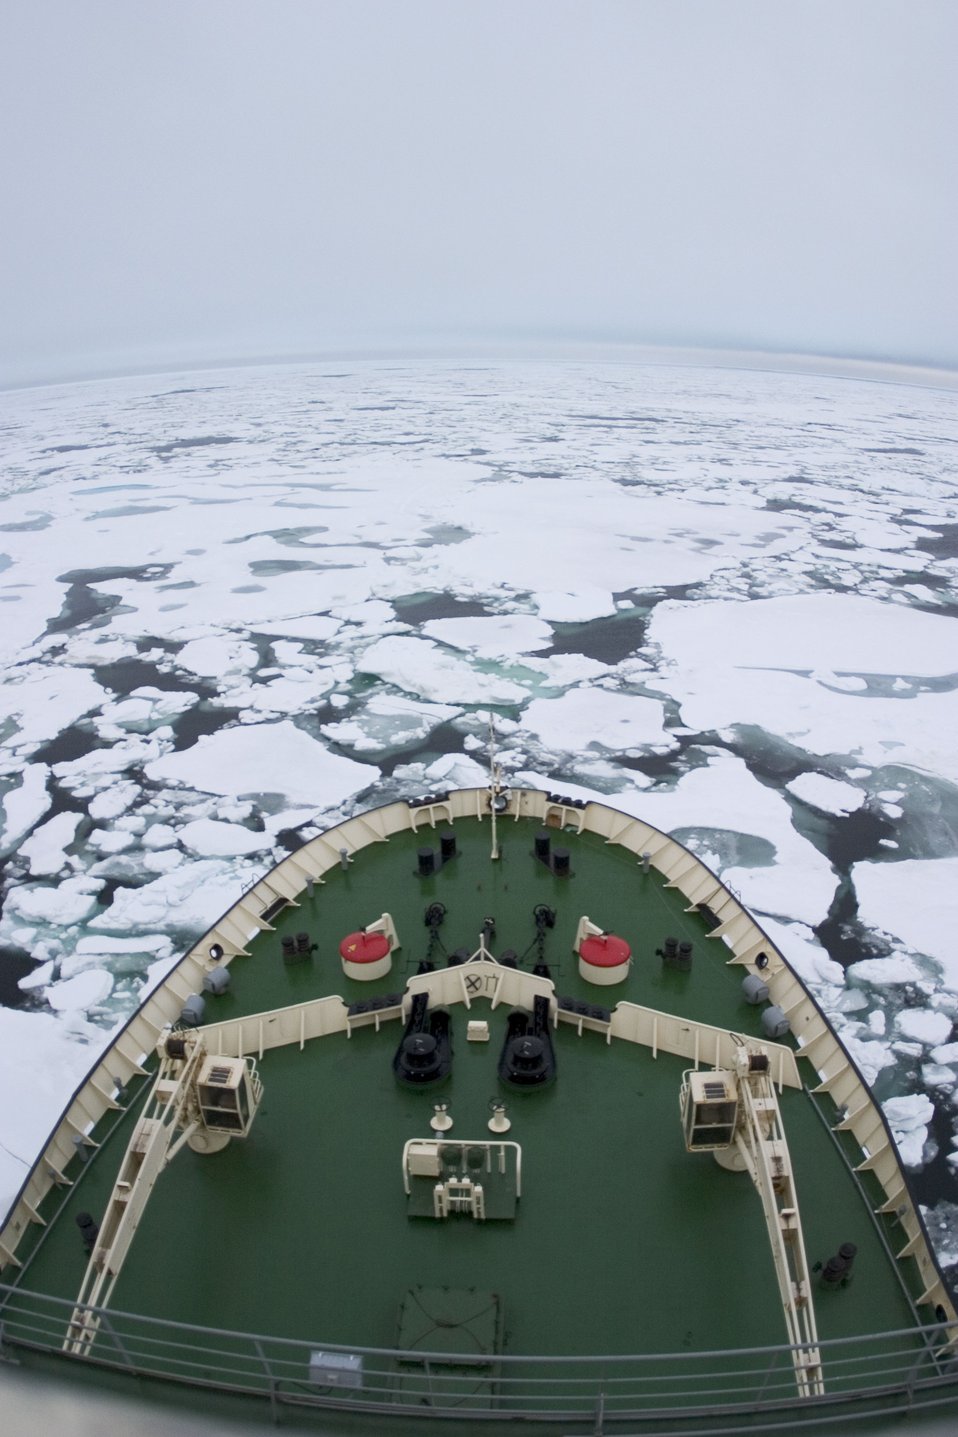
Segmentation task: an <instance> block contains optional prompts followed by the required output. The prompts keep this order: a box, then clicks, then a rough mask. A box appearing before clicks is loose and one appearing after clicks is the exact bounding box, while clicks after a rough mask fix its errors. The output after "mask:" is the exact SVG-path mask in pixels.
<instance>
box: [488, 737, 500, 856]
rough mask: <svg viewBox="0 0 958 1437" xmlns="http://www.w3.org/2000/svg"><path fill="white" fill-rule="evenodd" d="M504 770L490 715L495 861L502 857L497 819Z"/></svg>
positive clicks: (490, 789)
mask: <svg viewBox="0 0 958 1437" xmlns="http://www.w3.org/2000/svg"><path fill="white" fill-rule="evenodd" d="M501 794H502V770H501V768H500V767H499V765H498V763H497V762H496V730H495V728H494V727H493V720H492V714H490V715H489V812H490V814H491V815H492V851H491V853H490V854H489V857H490V858H492V859H493V860H495V859H497V858H499V857H500V848H499V835H498V832H497V830H496V819H497V817H498V813H499V809H500V808H501V807H502V803H501Z"/></svg>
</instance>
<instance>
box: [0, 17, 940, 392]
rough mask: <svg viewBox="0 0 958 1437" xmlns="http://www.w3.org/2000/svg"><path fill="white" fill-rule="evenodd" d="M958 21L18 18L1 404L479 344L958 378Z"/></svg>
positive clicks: (1, 147)
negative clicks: (194, 372) (35, 388)
mask: <svg viewBox="0 0 958 1437" xmlns="http://www.w3.org/2000/svg"><path fill="white" fill-rule="evenodd" d="M956 61H958V3H956V0H0V104H2V106H3V108H4V111H5V113H4V114H3V116H2V137H3V138H2V144H0V205H2V213H3V218H2V225H0V265H2V268H0V301H2V310H0V382H4V383H22V382H42V381H43V380H44V379H54V378H62V377H68V376H71V375H74V374H75V375H83V374H86V373H93V372H98V371H103V370H106V371H108V372H109V371H115V370H119V369H123V368H125V367H128V366H156V367H162V366H164V365H178V364H182V363H192V362H197V361H199V362H202V361H211V360H223V359H230V358H234V357H235V358H250V357H255V356H264V357H265V356H272V355H280V354H290V353H310V352H328V351H329V350H330V349H336V348H337V347H340V346H350V347H362V346H374V345H377V344H381V343H386V344H392V343H401V342H412V343H417V342H429V341H434V342H438V343H445V342H453V341H459V340H467V341H468V340H470V339H472V338H479V339H485V340H490V339H491V340H497V339H499V338H503V339H510V338H513V337H519V338H523V339H542V340H546V341H548V340H551V339H553V338H573V339H575V338H580V337H582V338H596V339H603V340H626V341H639V342H645V343H648V342H652V343H672V344H676V343H677V344H696V345H699V344H701V345H723V346H741V347H761V348H766V347H768V348H773V349H785V350H802V351H812V352H824V353H830V354H835V353H838V354H853V355H864V356H876V357H885V358H896V359H905V360H915V361H926V362H927V361H930V362H933V363H938V364H944V365H949V366H954V365H956V364H958V273H956V271H958V263H956V255H958V224H956V220H958V195H956V161H955V136H956V135H958V84H956V70H958V65H956Z"/></svg>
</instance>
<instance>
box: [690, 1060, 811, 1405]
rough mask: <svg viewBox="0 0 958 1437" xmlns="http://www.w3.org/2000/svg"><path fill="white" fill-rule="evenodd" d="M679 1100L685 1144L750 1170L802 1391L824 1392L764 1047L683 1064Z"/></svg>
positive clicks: (801, 1248) (788, 1164)
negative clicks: (705, 1066) (719, 1061)
mask: <svg viewBox="0 0 958 1437" xmlns="http://www.w3.org/2000/svg"><path fill="white" fill-rule="evenodd" d="M680 1102H681V1109H682V1128H683V1132H684V1135H685V1146H686V1148H687V1150H688V1151H689V1152H712V1153H713V1154H714V1156H715V1158H716V1160H717V1162H719V1163H720V1164H721V1166H722V1167H725V1168H728V1169H730V1170H732V1171H737V1172H748V1174H749V1176H750V1177H751V1179H752V1182H753V1183H754V1184H755V1186H756V1188H757V1189H758V1194H759V1197H760V1198H761V1200H762V1209H763V1211H764V1213H765V1223H766V1226H767V1228H768V1236H769V1241H770V1243H771V1248H772V1259H773V1261H774V1264H775V1275H776V1277H777V1278H778V1287H779V1294H780V1296H781V1300H782V1309H783V1311H784V1314H785V1323H786V1327H787V1329H788V1340H789V1343H790V1344H791V1345H792V1348H793V1350H792V1362H793V1364H794V1367H795V1380H796V1383H797V1386H798V1393H799V1396H800V1397H820V1396H822V1395H824V1392H825V1384H824V1381H823V1378H822V1362H821V1353H820V1352H819V1348H818V1331H817V1328H816V1326H815V1309H814V1305H813V1303H812V1288H811V1281H810V1277H809V1271H808V1260H807V1258H806V1256H805V1242H804V1239H803V1237H802V1223H801V1218H800V1216H799V1211H798V1198H797V1195H796V1192H795V1181H794V1178H793V1175H792V1164H791V1158H790V1157H789V1152H788V1144H787V1142H786V1141H785V1129H784V1127H783V1125H782V1114H781V1110H780V1108H779V1105H778V1098H777V1096H776V1093H775V1084H774V1083H773V1081H772V1078H771V1073H770V1067H769V1059H768V1054H767V1052H766V1051H765V1049H764V1048H762V1047H760V1046H759V1045H757V1044H756V1045H751V1044H749V1045H746V1044H745V1043H742V1042H740V1046H739V1047H738V1049H737V1050H736V1054H735V1059H734V1063H733V1066H732V1067H731V1068H729V1069H718V1070H715V1071H712V1072H706V1071H692V1070H690V1071H688V1072H686V1073H685V1074H684V1076H683V1080H682V1089H681V1098H680Z"/></svg>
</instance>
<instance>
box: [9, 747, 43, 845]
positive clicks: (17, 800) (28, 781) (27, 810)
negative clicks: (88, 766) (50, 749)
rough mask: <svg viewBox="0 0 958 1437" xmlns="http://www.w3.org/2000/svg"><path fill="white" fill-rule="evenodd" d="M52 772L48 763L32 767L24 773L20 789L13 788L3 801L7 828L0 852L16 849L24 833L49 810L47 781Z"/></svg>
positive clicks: (32, 764)
mask: <svg viewBox="0 0 958 1437" xmlns="http://www.w3.org/2000/svg"><path fill="white" fill-rule="evenodd" d="M49 777H50V770H49V768H48V767H47V765H46V764H45V763H30V764H27V766H26V768H25V769H24V770H23V776H22V778H21V780H20V784H19V787H17V788H12V789H10V791H9V792H8V793H6V794H4V798H3V813H4V827H3V837H2V839H0V852H8V851H9V850H10V849H12V848H15V847H16V845H17V844H18V843H19V842H20V840H21V838H23V836H24V834H25V833H29V832H30V830H31V828H33V826H34V824H36V823H38V822H39V820H40V819H41V818H42V817H43V815H44V814H45V813H46V811H47V809H48V808H49V807H50V795H49V793H48V792H47V781H48V779H49Z"/></svg>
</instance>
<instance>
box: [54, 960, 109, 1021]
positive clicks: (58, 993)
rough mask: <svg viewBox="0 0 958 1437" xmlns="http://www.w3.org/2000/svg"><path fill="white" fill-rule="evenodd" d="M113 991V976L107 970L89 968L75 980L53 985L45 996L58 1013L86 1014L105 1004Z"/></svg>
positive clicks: (67, 979) (69, 979)
mask: <svg viewBox="0 0 958 1437" xmlns="http://www.w3.org/2000/svg"><path fill="white" fill-rule="evenodd" d="M112 991H113V974H112V973H109V972H107V970H106V969H105V968H89V969H87V970H86V971H85V972H83V973H77V974H76V976H75V977H73V978H64V979H63V980H62V982H60V983H51V984H50V986H49V988H47V990H46V992H45V993H44V995H43V996H44V997H45V998H46V1000H47V1002H48V1003H49V1004H50V1007H51V1008H52V1009H53V1010H54V1012H56V1013H74V1012H82V1013H85V1012H88V1011H89V1010H90V1009H91V1008H95V1007H96V1006H97V1005H98V1004H100V1003H103V1002H105V1001H106V999H107V998H109V996H110V994H111V993H112Z"/></svg>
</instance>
